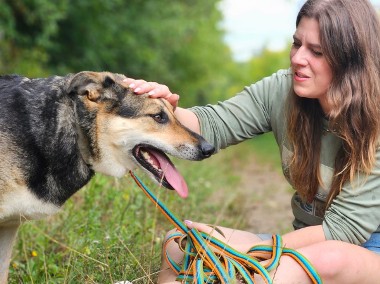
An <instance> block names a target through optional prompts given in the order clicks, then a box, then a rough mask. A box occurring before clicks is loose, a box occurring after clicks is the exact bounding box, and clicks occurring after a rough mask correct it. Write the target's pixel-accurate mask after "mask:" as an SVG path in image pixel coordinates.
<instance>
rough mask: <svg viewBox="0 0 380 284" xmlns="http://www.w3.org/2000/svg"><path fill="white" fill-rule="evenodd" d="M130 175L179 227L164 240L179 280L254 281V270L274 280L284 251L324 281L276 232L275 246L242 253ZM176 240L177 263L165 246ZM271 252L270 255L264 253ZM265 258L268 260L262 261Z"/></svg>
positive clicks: (200, 283)
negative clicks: (190, 224)
mask: <svg viewBox="0 0 380 284" xmlns="http://www.w3.org/2000/svg"><path fill="white" fill-rule="evenodd" d="M130 175H131V176H132V178H133V179H134V181H135V182H136V184H137V185H138V186H139V187H140V188H141V189H142V190H143V192H144V193H145V195H146V196H147V197H148V198H149V199H150V200H151V201H152V202H153V203H154V204H155V205H156V206H158V208H159V209H160V211H161V212H162V213H163V214H164V215H165V216H166V218H167V219H168V220H169V221H170V222H171V223H172V224H173V225H174V226H175V227H176V229H177V231H176V232H175V233H173V234H171V235H170V236H169V237H168V239H167V240H166V242H165V243H164V246H163V250H164V251H165V255H164V257H165V260H166V262H167V263H168V265H169V266H170V267H171V269H172V270H173V271H174V272H175V273H176V274H177V275H178V276H177V281H182V283H196V284H204V283H206V284H209V283H210V284H211V283H221V284H228V283H236V282H237V280H242V281H244V282H245V283H249V284H251V283H252V284H254V283H255V279H254V274H259V275H260V276H261V277H262V278H263V279H264V281H265V283H268V284H272V283H273V281H272V279H271V278H270V275H269V272H270V271H272V270H274V269H275V268H276V267H277V266H278V264H279V261H280V257H281V256H282V255H287V256H289V257H291V258H293V259H294V260H295V261H296V262H297V263H298V264H299V265H300V266H301V267H302V268H303V269H304V271H305V272H306V273H307V274H308V276H309V277H310V279H311V281H312V283H314V284H322V280H321V278H320V276H319V275H318V273H317V271H316V270H315V269H314V267H313V266H312V265H311V263H310V262H309V261H308V260H307V259H306V258H305V257H304V256H303V255H302V254H300V253H299V252H297V251H295V250H293V249H289V248H285V247H284V246H283V243H282V238H281V237H280V236H279V235H273V236H272V240H273V246H268V245H257V246H253V247H252V248H250V249H249V250H248V252H247V253H246V254H244V253H241V252H239V251H237V250H235V249H233V248H232V247H230V246H229V245H227V244H225V243H223V242H221V241H220V240H218V239H216V238H214V237H212V236H210V235H209V234H206V233H203V232H199V231H198V230H197V229H194V228H193V229H189V228H188V227H187V226H186V225H185V224H184V223H182V222H181V221H180V220H179V219H178V218H177V217H176V216H174V215H173V214H172V213H171V212H170V211H169V210H168V208H167V207H166V206H165V205H164V204H163V203H162V202H161V201H160V200H158V199H157V197H156V196H154V194H153V193H152V192H151V191H150V190H149V189H148V188H147V187H146V186H145V185H144V183H143V182H142V181H141V180H140V179H139V178H138V177H137V176H136V175H135V174H134V173H133V172H132V171H130ZM173 240H174V241H176V242H177V243H178V244H179V248H180V249H181V250H182V251H183V252H184V259H183V263H182V264H180V263H176V262H175V261H174V260H173V259H172V258H171V257H170V255H169V254H168V252H167V250H166V247H167V245H168V244H169V243H170V242H171V241H173ZM268 254H271V256H270V258H269V259H266V258H263V257H262V256H263V255H268ZM262 260H266V261H265V264H262V263H261V261H262Z"/></svg>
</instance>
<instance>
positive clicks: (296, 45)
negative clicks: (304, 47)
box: [292, 41, 301, 48]
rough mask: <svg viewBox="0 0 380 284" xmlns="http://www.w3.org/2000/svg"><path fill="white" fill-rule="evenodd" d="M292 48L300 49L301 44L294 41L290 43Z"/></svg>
mask: <svg viewBox="0 0 380 284" xmlns="http://www.w3.org/2000/svg"><path fill="white" fill-rule="evenodd" d="M292 46H293V47H295V48H300V47H301V44H300V43H298V42H295V41H294V42H293V43H292Z"/></svg>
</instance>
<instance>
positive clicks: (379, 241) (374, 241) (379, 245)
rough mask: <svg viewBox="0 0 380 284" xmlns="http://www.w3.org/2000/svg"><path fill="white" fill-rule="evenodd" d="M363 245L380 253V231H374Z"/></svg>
mask: <svg viewBox="0 0 380 284" xmlns="http://www.w3.org/2000/svg"><path fill="white" fill-rule="evenodd" d="M362 247H364V248H366V249H369V250H370V251H373V252H375V253H377V254H380V233H373V234H372V235H371V237H370V238H369V240H368V241H366V242H365V243H364V244H362Z"/></svg>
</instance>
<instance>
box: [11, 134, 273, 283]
mask: <svg viewBox="0 0 380 284" xmlns="http://www.w3.org/2000/svg"><path fill="white" fill-rule="evenodd" d="M266 151H267V152H266ZM276 151H277V150H276V146H275V145H274V143H273V139H272V138H271V136H264V137H263V138H260V139H257V140H256V142H254V143H243V144H241V145H239V146H236V147H231V148H229V149H227V150H223V151H222V153H221V154H218V155H215V156H213V157H211V158H210V159H208V160H205V161H202V162H189V161H182V160H174V162H175V164H176V165H177V168H179V170H180V171H181V172H182V174H183V175H184V177H185V179H186V181H187V183H188V186H189V189H190V195H189V197H188V198H187V199H186V200H182V199H180V198H179V197H178V196H177V195H176V194H175V193H174V192H172V191H168V190H166V189H164V188H159V187H158V186H157V185H156V184H153V183H152V182H151V181H149V180H148V179H147V178H146V177H145V176H144V174H143V173H141V172H139V171H137V172H136V174H137V175H138V176H139V177H140V178H142V179H143V181H144V183H146V185H147V186H148V187H149V188H151V189H152V190H153V192H154V193H155V194H156V195H157V196H159V198H160V199H161V200H162V201H163V202H164V203H165V204H166V205H167V207H168V208H169V209H170V210H171V211H172V212H173V213H174V214H175V215H176V216H177V217H178V218H180V219H182V220H183V219H191V220H199V221H202V222H207V223H217V224H219V225H223V226H234V227H236V226H240V227H244V222H242V220H240V219H239V214H240V213H241V212H240V211H239V210H241V208H240V206H239V204H236V202H234V201H235V199H236V196H235V192H236V191H235V190H234V189H235V188H236V187H237V186H238V184H239V176H238V173H237V172H238V171H236V170H234V169H232V168H231V164H232V163H233V162H234V164H236V161H237V162H241V164H242V165H244V163H247V162H249V160H250V157H252V155H259V157H260V160H262V161H263V162H269V163H277V162H278V153H277V152H278V151H277V152H276ZM258 153H267V154H264V155H262V156H260V154H258ZM269 153H270V154H269ZM171 228H172V225H171V223H170V222H169V221H168V220H166V219H165V218H164V217H163V216H162V215H161V213H160V212H159V210H158V209H157V208H155V206H154V205H153V204H152V203H151V201H150V200H149V199H148V198H146V197H145V195H144V194H143V193H142V191H141V190H140V189H139V188H138V187H137V186H136V185H135V183H134V182H133V180H132V178H131V177H128V176H126V177H125V178H122V179H114V178H110V177H105V176H102V175H96V176H95V177H94V178H93V179H92V180H91V181H90V183H89V184H88V185H87V186H85V187H84V188H83V189H82V190H80V191H79V192H78V193H76V194H75V195H74V196H73V197H72V198H71V199H70V200H69V201H68V202H66V204H65V205H64V207H63V208H62V210H61V212H60V213H58V214H56V215H55V216H53V217H51V218H49V219H47V220H46V219H45V220H41V221H33V222H29V223H26V224H24V225H23V226H22V228H21V230H20V231H19V234H18V240H17V242H16V245H15V250H14V253H13V259H12V262H11V267H10V279H9V283H11V284H12V283H36V284H37V283H38V284H40V283H49V284H50V283H70V284H71V283H113V282H116V281H120V280H130V281H132V280H133V282H134V283H156V275H157V271H158V270H159V264H160V254H161V242H162V240H163V237H164V235H165V232H166V231H168V230H169V229H171Z"/></svg>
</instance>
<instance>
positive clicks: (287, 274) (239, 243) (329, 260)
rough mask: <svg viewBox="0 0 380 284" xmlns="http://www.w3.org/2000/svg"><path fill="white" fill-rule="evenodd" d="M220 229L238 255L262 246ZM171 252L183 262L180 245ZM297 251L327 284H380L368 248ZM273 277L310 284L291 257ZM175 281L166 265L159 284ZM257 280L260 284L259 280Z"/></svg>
mask: <svg viewBox="0 0 380 284" xmlns="http://www.w3.org/2000/svg"><path fill="white" fill-rule="evenodd" d="M204 226H205V227H204V228H202V230H203V229H204V230H205V231H206V232H210V231H212V229H210V227H207V225H204ZM197 227H198V225H197ZM218 228H220V229H221V231H222V232H223V233H224V235H225V237H226V238H225V240H223V241H224V242H226V243H228V244H229V245H230V246H232V247H234V248H236V249H237V250H239V251H242V252H246V251H247V250H248V249H249V248H250V247H251V246H252V245H253V244H255V243H258V242H260V243H262V241H261V239H260V238H259V237H257V236H256V235H255V234H252V233H249V232H245V231H240V230H234V229H229V228H224V227H218ZM214 235H215V234H214ZM168 251H169V254H170V255H171V257H173V258H174V259H175V260H176V261H181V260H182V258H183V254H182V252H181V251H180V250H179V248H178V244H177V243H175V242H172V243H171V244H170V245H169V246H168ZM297 251H299V252H300V253H301V254H302V255H304V256H305V257H306V258H307V259H308V260H309V261H310V262H311V264H312V265H313V267H314V268H315V269H316V271H317V272H318V273H319V275H320V276H321V278H322V281H323V283H324V284H329V283H345V284H350V283H355V284H356V283H366V284H371V283H374V284H375V283H379V279H380V255H379V254H376V253H374V252H372V251H370V250H368V249H366V248H363V247H360V246H357V245H353V244H349V243H345V242H341V241H323V242H320V243H316V244H313V245H309V246H307V247H303V248H300V249H298V250H297ZM270 274H271V276H272V279H273V283H281V284H287V283H292V284H293V283H302V284H306V283H311V281H310V278H309V276H308V275H307V274H306V272H305V271H304V270H303V269H302V267H301V266H300V265H299V264H298V263H297V262H295V261H294V260H293V259H292V258H290V257H289V256H283V257H281V259H280V262H279V265H278V267H277V268H276V269H274V270H273V271H272V272H271V273H270ZM175 278H176V275H175V273H173V272H172V271H171V269H170V268H169V267H168V265H167V264H166V262H165V261H163V263H162V271H161V273H160V275H159V282H158V283H179V282H175ZM256 280H257V281H258V279H257V277H256ZM262 283H264V282H262Z"/></svg>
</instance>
